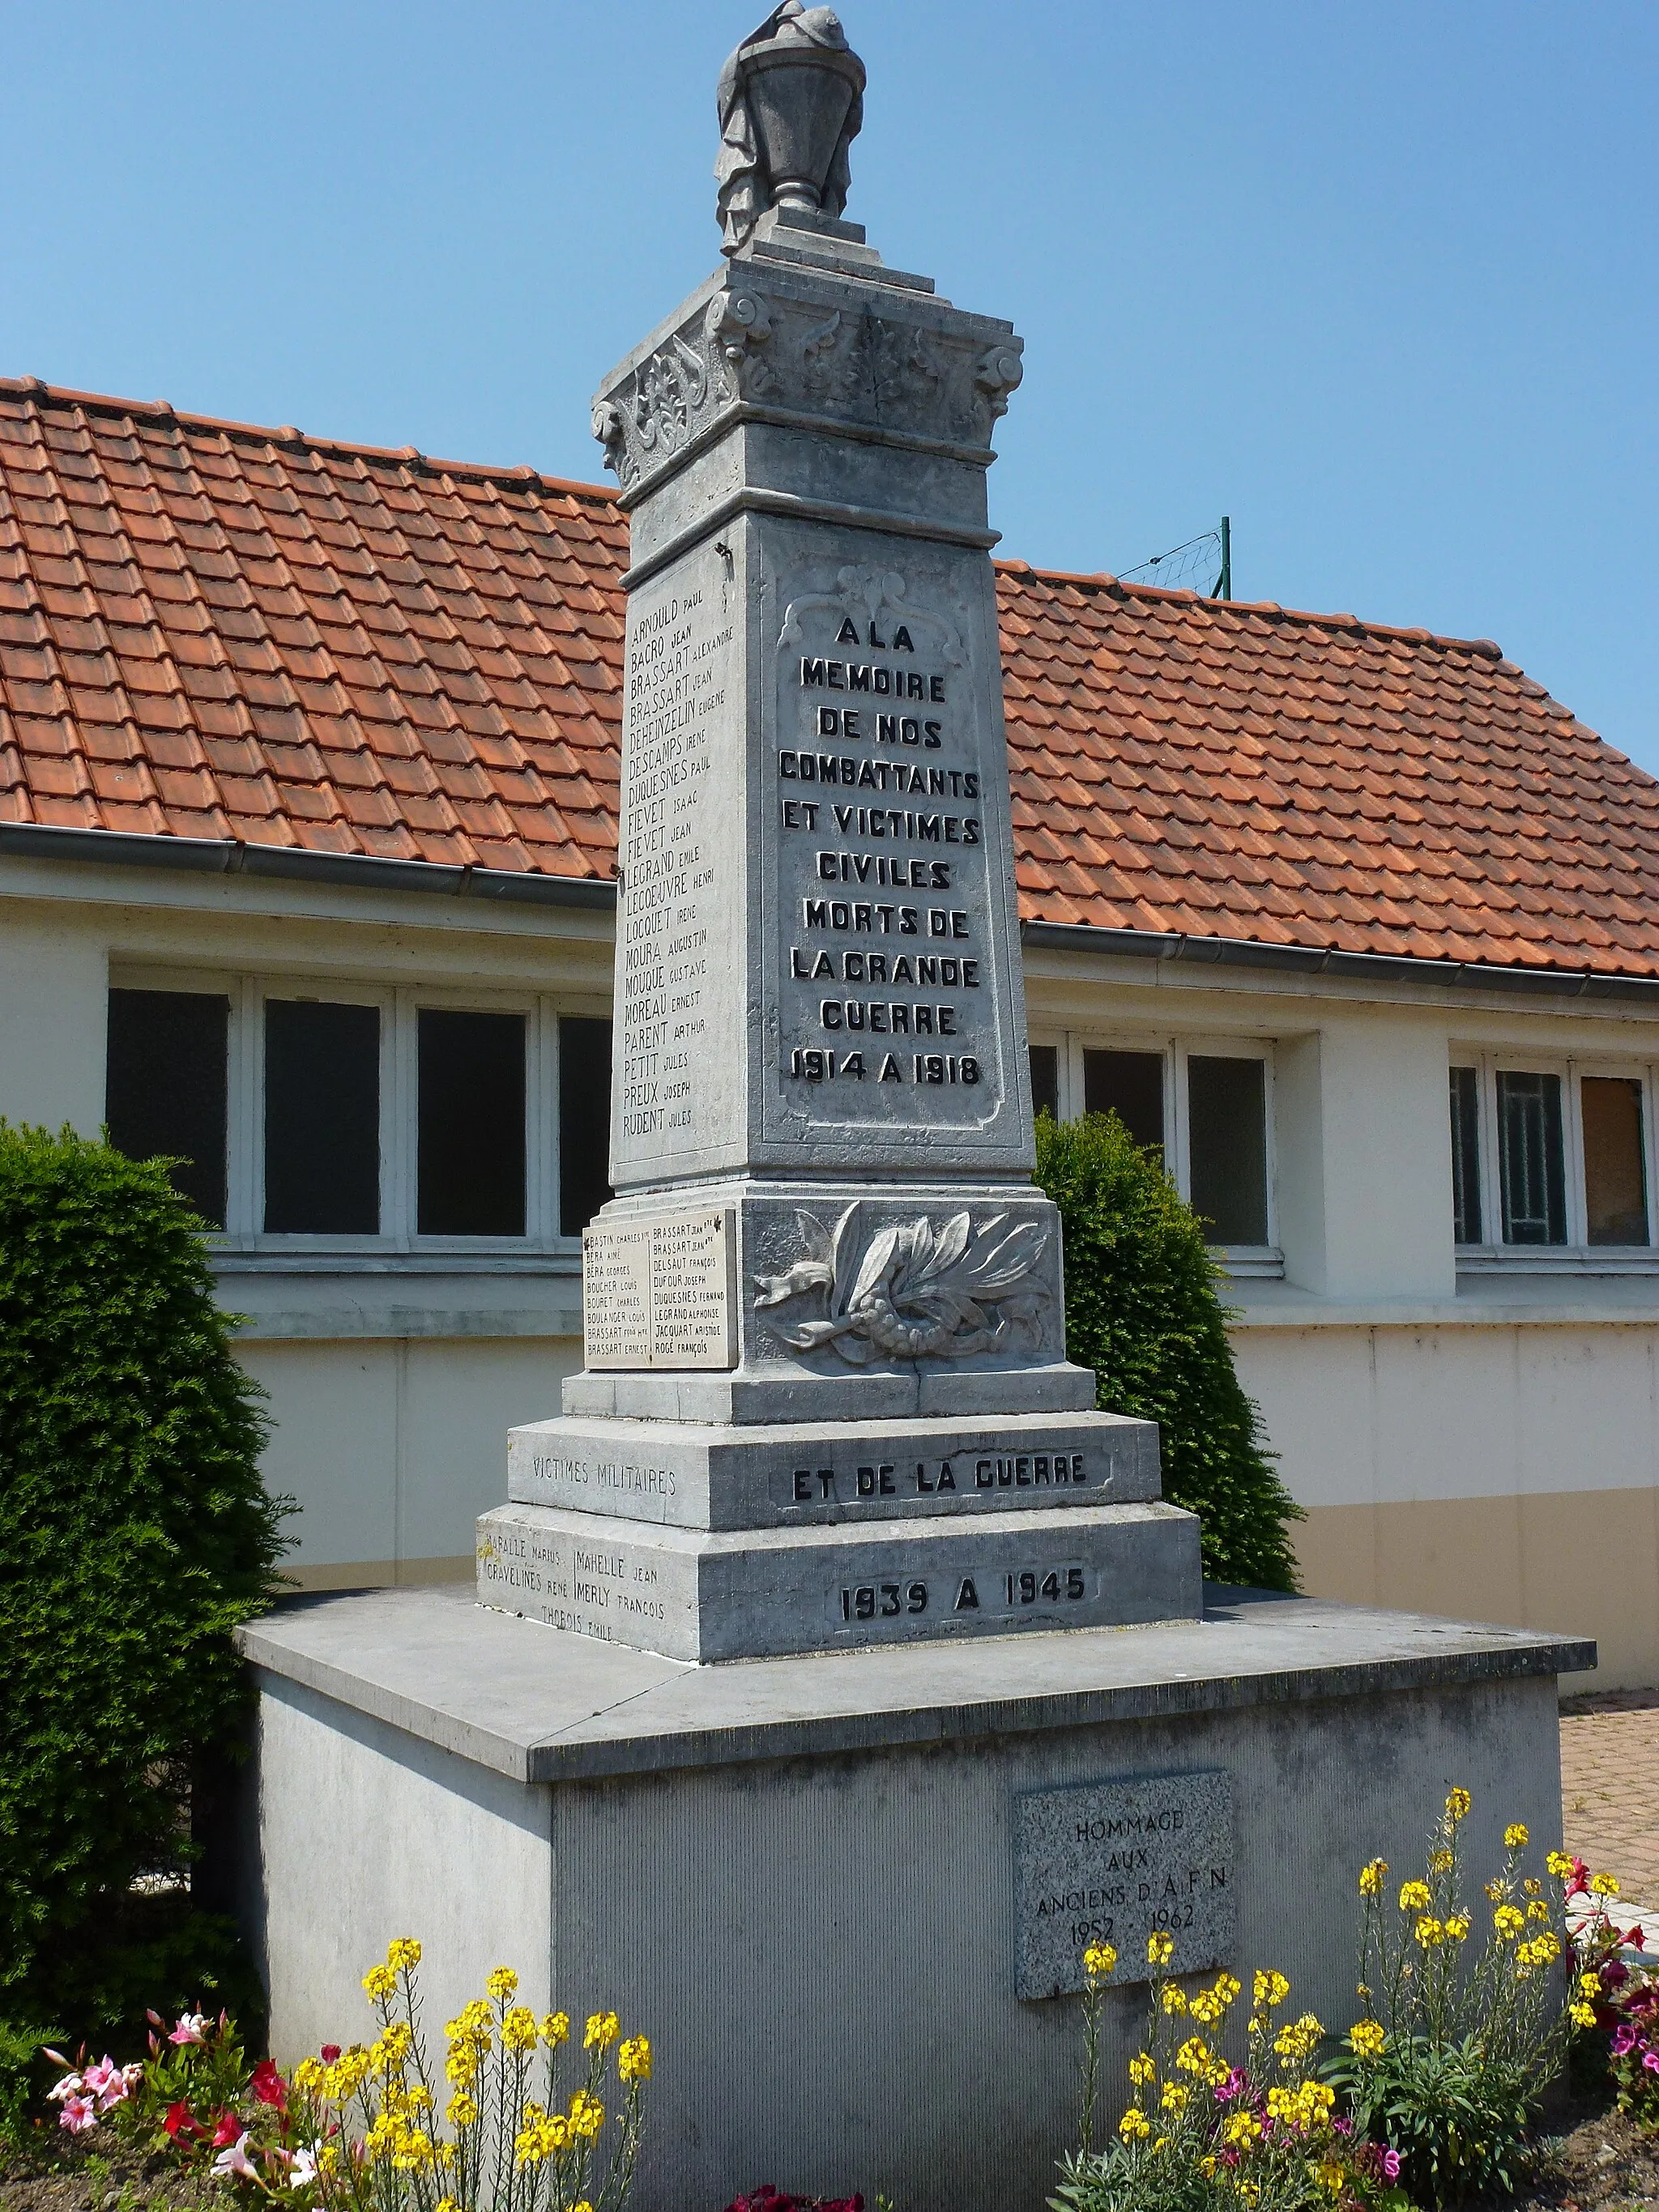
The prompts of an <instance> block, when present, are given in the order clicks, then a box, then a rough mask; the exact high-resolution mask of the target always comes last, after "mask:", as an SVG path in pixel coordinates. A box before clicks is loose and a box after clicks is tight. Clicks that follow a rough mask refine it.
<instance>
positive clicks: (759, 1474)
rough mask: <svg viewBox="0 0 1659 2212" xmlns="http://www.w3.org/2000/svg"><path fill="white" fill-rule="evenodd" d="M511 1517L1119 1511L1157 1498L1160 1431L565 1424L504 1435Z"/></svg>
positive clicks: (1051, 1424)
mask: <svg viewBox="0 0 1659 2212" xmlns="http://www.w3.org/2000/svg"><path fill="white" fill-rule="evenodd" d="M1157 1496H1158V1431H1157V1429H1156V1427H1155V1426H1154V1425H1153V1424H1152V1422H1150V1421H1132V1420H1127V1419H1124V1418H1123V1417H1122V1416H1121V1414H1117V1413H1072V1414H1066V1415H1062V1416H1059V1417H1055V1416H1053V1415H1049V1414H1030V1413H1026V1414H1012V1415H1008V1416H1006V1417H1004V1418H1003V1419H1000V1420H996V1421H985V1422H975V1421H968V1422H964V1421H963V1420H960V1419H957V1420H944V1419H934V1420H913V1421H878V1420H869V1421H841V1422H836V1423H834V1424H829V1423H825V1424H823V1425H814V1424H812V1423H811V1422H776V1423H773V1424H772V1425H769V1426H765V1427H759V1426H741V1427H740V1426H736V1425H722V1426H718V1427H717V1426H714V1425H707V1424H702V1423H692V1422H679V1421H666V1420H644V1421H641V1420H606V1419H586V1420H572V1419H559V1420H552V1421H535V1422H532V1423H530V1424H529V1425H526V1427H524V1428H520V1429H512V1430H509V1431H508V1432H507V1498H508V1499H509V1501H510V1502H511V1503H512V1504H515V1505H552V1506H558V1507H562V1508H563V1509H564V1510H566V1511H569V1512H580V1513H606V1514H613V1515H615V1516H617V1518H618V1519H620V1520H624V1521H653V1522H665V1523H667V1524H668V1525H670V1526H672V1527H677V1528H765V1527H768V1526H769V1525H770V1526H776V1527H781V1528H788V1527H799V1526H800V1525H801V1524H803V1523H805V1522H815V1521H823V1522H841V1523H843V1524H848V1523H856V1522H863V1521H884V1520H896V1519H898V1518H899V1517H900V1516H907V1515H908V1516H915V1515H920V1514H928V1515H933V1514H951V1513H956V1514H979V1513H986V1512H990V1513H1004V1512H1011V1511H1013V1512H1018V1511H1024V1510H1026V1509H1027V1508H1029V1507H1031V1506H1035V1505H1054V1504H1075V1505H1100V1504H1120V1505H1121V1504H1129V1503H1132V1502H1138V1501H1141V1500H1144V1499H1146V1498H1156V1497H1157Z"/></svg>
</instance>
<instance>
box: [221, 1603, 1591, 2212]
mask: <svg viewBox="0 0 1659 2212" xmlns="http://www.w3.org/2000/svg"><path fill="white" fill-rule="evenodd" d="M241 1640H242V1644H243V1647H244V1649H245V1650H247V1651H248V1653H249V1655H250V1656H252V1658H253V1659H254V1661H255V1662H256V1664H257V1665H258V1668H259V1680H260V1685H261V1690H262V1696H261V1700H260V1707H261V1710H260V1718H259V1724H258V1756H257V1761H256V1789H257V1799H258V1802H257V1807H256V1808H255V1819H256V1823H257V1828H258V1838H259V1842H260V1844H261V1847H262V1851H261V1861H262V1869H263V1870H262V1873H261V1875H259V1876H258V1879H257V1880H256V1882H255V1884H254V1888H255V1896H254V1898H253V1899H252V1904H251V1907H250V1912H249V1925H250V1927H251V1928H252V1929H253V1931H254V1932H255V1936H256V1940H257V1941H258V1943H259V1945H260V1947H261V1951H262V1954H263V1956H264V1959H265V1960H266V1961H267V1971H268V1972H269V1974H270V1990H271V2035H272V2047H273V2050H274V2052H275V2055H276V2057H277V2059H278V2060H279V2061H281V2062H283V2063H289V2062H291V2061H292V2060H293V2059H294V2058H295V2057H298V2056H299V2055H300V2053H301V2051H306V2050H307V2049H310V2050H314V2049H315V2048H316V2047H317V2045H319V2043H320V2042H321V2041H323V2040H324V2039H329V2040H333V2041H339V2040H347V2041H349V2040H350V2039H352V2038H353V2037H354V2036H359V2035H366V2034H367V2033H368V2032H369V2025H368V2013H367V2008H366V2007H365V2005H364V2002H363V1998H362V1991H361V1990H360V1989H359V1987H358V1977H359V1976H360V1975H361V1973H362V1971H363V1969H364V1967H365V1966H368V1964H369V1963H370V1962H371V1961H372V1960H375V1959H378V1958H380V1957H383V1956H384V1955H385V1949H386V1942H387V1941H388V1940H389V1939H390V1937H392V1936H394V1935H404V1934H410V1933H414V1934H417V1935H422V1936H425V1937H426V1938H427V1966H424V1967H423V1972H427V1971H429V1972H430V1973H431V1975H432V1977H433V1987H434V1991H435V2001H434V2002H433V2003H432V2004H430V2005H429V2006H428V2016H429V2017H430V2018H432V2019H435V2020H441V2019H442V2018H444V2017H446V2016H447V2014H446V2009H445V2008H446V2006H447V2004H449V2002H451V1992H452V1990H453V1991H454V1992H455V1993H456V1994H457V1995H459V1994H461V1993H470V1987H476V1985H477V1981H478V1979H479V1978H480V1976H481V1973H482V1972H483V1971H485V1970H487V1967H488V1966H493V1965H495V1963H497V1961H498V1960H501V1959H502V1958H507V1959H510V1960H513V1961H514V1962H515V1963H516V1964H517V1965H518V1966H520V1969H521V1970H522V1971H523V1972H525V1973H526V1982H527V1988H528V1990H530V1991H531V1992H532V2002H535V2003H537V2004H538V2005H539V2004H540V2003H541V2002H543V1999H542V1996H541V1991H542V1989H543V1986H544V1978H545V1986H546V1990H547V2001H548V2002H554V2003H557V2004H560V2005H562V2006H564V2007H566V2008H568V2010H570V2011H571V2012H572V2013H573V2014H574V2015H576V2016H577V2017H580V2016H581V2015H582V2014H583V2013H585V2012H586V2011H588V2010H591V2009H594V2008H598V2007H599V2006H600V2005H602V2004H603V2005H605V2006H615V2007H616V2008H617V2010H618V2011H619V2012H620V2013H621V2015H622V2017H623V2023H624V2026H625V2027H626V2028H628V2029H630V2030H632V2029H635V2028H638V2029H642V2030H643V2031H644V2032H646V2033H648V2034H649V2035H650V2036H651V2038H652V2040H653V2046H654V2049H655V2054H656V2065H655V2072H654V2075H653V2082H652V2090H651V2093H652V2106H651V2118H650V2124H649V2126H648V2128H647V2135H646V2142H645V2149H644V2154H643V2162H642V2165H641V2170H640V2174H639V2178H638V2183H637V2186H636V2191H635V2197H634V2199H633V2203H634V2204H635V2208H636V2212H684V2208H686V2207H688V2206H694V2207H696V2206H711V2207H712V2206H717V2205H720V2204H725V2203H730V2202H731V2200H732V2197H734V2196H736V2195H737V2194H738V2192H739V2191H744V2190H748V2189H751V2188H752V2187H753V2186H754V2185H755V2183H756V2181H757V2179H763V2178H770V2179H775V2180H777V2181H778V2182H779V2183H780V2185H786V2186H787V2187H790V2188H792V2189H797V2190H802V2191H812V2192H815V2193H823V2194H829V2193H831V2192H840V2193H844V2192H846V2191H849V2190H851V2189H853V2188H854V2187H861V2188H862V2189H863V2190H864V2191H866V2197H869V2196H872V2195H873V2193H874V2191H875V2190H877V2189H878V2188H879V2189H881V2190H883V2191H885V2192H886V2193H887V2194H888V2195H889V2196H890V2197H892V2198H893V2199H894V2200H895V2201H896V2202H897V2203H901V2204H902V2205H903V2206H904V2208H905V2212H1011V2208H1018V2212H1038V2208H1040V2207H1041V2206H1042V2203H1044V2202H1045V2200H1046V2199H1047V2197H1048V2195H1049V2194H1050V2193H1051V2192H1052V2190H1053V2187H1054V2160H1055V2158H1056V2156H1057V2154H1059V2152H1060V2150H1061V2149H1062V2148H1065V2147H1066V2145H1067V2144H1068V2143H1070V2142H1073V2140H1074V2132H1073V2131H1074V2129H1075V2124H1076V2110H1077V2075H1078V2056H1079V2022H1078V2013H1077V2008H1076V2005H1075V2003H1074V2002H1072V2001H1067V2000H1058V2001H1049V2002H1030V2001H1022V2000H1021V1999H1019V1998H1018V1997H1017V1996H1016V1995H1015V1993H1014V1981H1013V1961H1014V1956H1015V1913H1016V1906H1015V1887H1014V1865H1015V1846H1014V1824H1015V1819H1016V1808H1017V1807H1018V1803H1019V1801H1020V1800H1021V1798H1022V1797H1023V1796H1024V1795H1025V1794H1026V1793H1028V1792H1031V1791H1038V1792H1047V1791H1051V1790H1067V1789H1071V1788H1075V1787H1087V1788H1091V1789H1104V1790H1112V1789H1114V1788H1115V1787H1117V1786H1119V1785H1121V1784H1124V1783H1126V1782H1133V1781H1134V1780H1136V1779H1137V1778H1142V1777H1146V1776H1149V1775H1159V1774H1190V1773H1193V1772H1195V1771H1225V1772H1227V1773H1228V1774H1229V1775H1230V1776H1231V1784H1232V1791H1233V1801H1234V1818H1235V1821H1236V1824H1237V1833H1238V1836H1239V1838H1240V1839H1241V1844H1242V1846H1243V1848H1242V1849H1241V1851H1240V1854H1239V1858H1238V1862H1237V1863H1238V1869H1239V1872H1238V1876H1237V1881H1238V1888H1237V1943H1236V1948H1235V1950H1234V1953H1233V1954H1232V1957H1231V1960H1230V1961H1229V1964H1230V1965H1231V1966H1232V1968H1233V1970H1234V1971H1236V1972H1238V1973H1239V1974H1240V1975H1241V1976H1243V1977H1244V1978H1248V1977H1249V1973H1250V1972H1251V1970H1252V1969H1253V1968H1254V1967H1255V1966H1275V1967H1278V1968H1279V1969H1281V1970H1282V1971H1283V1972H1285V1973H1286V1974H1287V1975H1288V1976H1289V1977H1290V1978H1291V1989H1292V1995H1291V2007H1292V2008H1294V2009H1296V2010H1300V2009H1301V2008H1303V2007H1304V2006H1307V2007H1308V2008H1311V2009H1312V2010H1314V2011H1315V2012H1316V2013H1318V2014H1319V2015H1320V2016H1321V2017H1322V2018H1323V2019H1326V2020H1328V2021H1334V2022H1337V2023H1343V2024H1346V2021H1347V2020H1348V2019H1350V2018H1352V2017H1353V2015H1352V2014H1351V2013H1349V2012H1348V2011H1347V2010H1346V2007H1347V2006H1348V2005H1349V2004H1350V2003H1352V1982H1353V1946H1354V1939H1355V1932H1356V1930H1355V1914H1356V1909H1357V1904H1358V1900H1357V1899H1356V1897H1355V1894H1354V1874H1355V1869H1357V1868H1358V1866H1359V1865H1360V1864H1361V1863H1363V1862H1364V1860H1365V1859H1367V1858H1369V1857H1371V1856H1372V1855H1373V1854H1374V1853H1378V1852H1380V1853H1381V1854H1382V1855H1383V1857H1387V1858H1389V1859H1390V1860H1392V1861H1393V1862H1395V1863H1396V1864H1408V1863H1411V1862H1412V1861H1413V1859H1414V1858H1415V1857H1416V1856H1417V1855H1418V1854H1419V1853H1420V1851H1421V1850H1422V1847H1423V1842H1424V1838H1425V1835H1426V1832H1427V1831H1428V1829H1429V1826H1430V1825H1431V1821H1432V1820H1433V1819H1434V1816H1435V1814H1436V1813H1437V1810H1438V1808H1439V1806H1440V1803H1441V1801H1442V1800H1443V1796H1444V1794H1445V1791H1446V1790H1447V1789H1448V1788H1449V1787H1450V1786H1451V1785H1452V1784H1454V1783H1456V1784H1462V1785H1463V1786H1464V1787H1467V1788H1468V1789H1469V1790H1471V1791H1472V1792H1473V1793H1474V1801H1475V1802H1474V1813H1473V1814H1472V1815H1471V1817H1470V1820H1469V1822H1468V1826H1467V1828H1466V1836H1467V1840H1468V1850H1469V1854H1470V1857H1469V1863H1470V1865H1471V1867H1472V1868H1473V1869H1474V1870H1475V1872H1476V1874H1477V1876H1478V1875H1480V1873H1481V1872H1483V1871H1484V1870H1485V1869H1486V1868H1487V1867H1488V1866H1489V1865H1491V1864H1495V1863H1497V1860H1498V1857H1499V1856H1500V1855H1501V1851H1502V1830H1503V1826H1504V1822H1505V1821H1506V1820H1524V1821H1525V1822H1526V1823H1527V1824H1528V1826H1529V1827H1530V1828H1531V1831H1532V1833H1533V1837H1534V1852H1535V1853H1537V1854H1541V1852H1542V1851H1543V1850H1545V1849H1546V1848H1547V1846H1548V1845H1549V1844H1553V1843H1554V1842H1555V1841H1556V1840H1557V1838H1559V1833H1560V1829H1559V1770H1558V1746H1559V1730H1558V1727H1557V1721H1556V1708H1555V1682H1554V1680H1553V1674H1554V1672H1555V1670H1556V1668H1559V1667H1561V1666H1571V1667H1582V1666H1583V1665H1585V1664H1586V1663H1588V1662H1589V1657H1590V1656H1591V1655H1590V1653H1589V1650H1587V1649H1586V1647H1584V1646H1583V1644H1575V1643H1572V1642H1571V1641H1569V1640H1565V1639H1560V1638H1547V1637H1542V1636H1536V1635H1528V1634H1525V1633H1522V1632H1516V1631H1510V1630H1502V1629H1483V1628H1478V1627H1471V1626H1468V1625H1466V1624H1458V1623H1452V1622H1438V1621H1425V1620H1413V1619H1410V1618H1408V1617H1405V1616H1401V1615H1397V1614H1396V1615H1388V1614H1377V1613H1358V1612H1347V1611H1345V1610H1344V1609H1343V1608H1341V1607H1331V1606H1326V1605H1320V1604H1316V1603H1314V1602H1311V1601H1282V1602H1273V1601H1237V1602H1228V1601H1220V1600H1218V1601H1216V1602H1215V1603H1214V1605H1213V1606H1212V1613H1211V1614H1210V1615H1209V1616H1208V1617H1206V1619H1205V1620H1202V1621H1198V1622H1189V1623H1185V1624H1180V1625H1176V1626H1160V1627H1151V1628H1143V1629H1135V1630H1127V1631H1118V1632H1109V1631H1091V1630H1085V1631H1082V1632H1073V1633H1070V1634H1053V1635H1043V1636H1034V1637H1027V1638H1014V1639H1006V1640H989V1641H984V1642H980V1643H975V1644H966V1645H962V1646H948V1647H947V1646H940V1645H921V1646H913V1647H909V1648H900V1649H896V1650H863V1651H854V1652H849V1653H846V1654H844V1655H841V1656H836V1657H832V1658H823V1657H817V1658H812V1659H807V1660H801V1659H782V1660H757V1661H753V1662H750V1663H748V1664H746V1665H743V1666H738V1667H729V1668H726V1667H722V1668H685V1667H680V1666H677V1665H675V1664H674V1663H673V1662H670V1661H667V1660H663V1659H654V1658H651V1657H649V1656H645V1655H642V1654H641V1653H638V1652H633V1651H628V1650H623V1649H620V1648H618V1647H615V1646H611V1645H605V1644H592V1643H588V1642H586V1641H584V1640H583V1639H581V1638H574V1637H567V1636H559V1635H556V1634H555V1633H554V1632H550V1631H548V1630H543V1629H538V1628H537V1627H536V1626H533V1625H532V1624H531V1623H528V1622H525V1621H515V1620H508V1619H506V1618H504V1617H502V1616H501V1615H497V1614H491V1613H484V1612H481V1611H479V1610H478V1609H477V1607H473V1606H472V1605H471V1604H470V1603H468V1602H467V1601H466V1599H465V1595H464V1594H456V1593H444V1592H437V1591H432V1592H387V1593H383V1594H377V1595H373V1596H368V1597H363V1598H344V1599H332V1600H329V1601H325V1602H322V1603H320V1604H314V1605H311V1606H307V1607H296V1608H295V1609H293V1610H291V1611H284V1612H283V1613H279V1614H277V1615H276V1616H274V1617H272V1618H270V1619H269V1620H264V1621H261V1622H258V1623H257V1624H255V1625H254V1626H252V1627H251V1628H249V1629H247V1630H245V1631H244V1632H242V1638H241ZM550 1655H551V1656H550ZM501 1778H505V1786H503V1785H502V1783H501ZM319 1882H320V1884H321V1885H322V1887H321V1888H320V1889H319ZM319 1897H320V1898H321V1899H324V1900H325V1905H326V1909H325V1910H319ZM1179 1963H1181V1961H1180V1960H1179V1959H1177V1964H1179ZM469 1985H470V1986H469ZM1145 1994H1146V1993H1145V1991H1144V1990H1139V1989H1130V1990H1124V1991H1122V1992H1121V1994H1112V1995H1109V1996H1108V1998H1107V2000H1106V2003H1105V2007H1104V2011H1103V2051H1102V2063H1103V2069H1104V2079H1105V2081H1107V2083H1108V2084H1109V2086H1110V2087H1113V2088H1115V2087H1116V2086H1117V2085H1118V2084H1120V2083H1121V2081H1122V2077H1123V2068H1124V2065H1125V2063H1126V2062H1127V2058H1128V2057H1129V2055H1130V2054H1131V2053H1132V2052H1133V2051H1134V2050H1135V2049H1137V2048H1138V2047H1139V2044H1140V2042H1141V2039H1142V2036H1143V2033H1144V2027H1145V2010H1144V2005H1145Z"/></svg>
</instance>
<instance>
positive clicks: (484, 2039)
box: [444, 1997, 493, 2051]
mask: <svg viewBox="0 0 1659 2212" xmlns="http://www.w3.org/2000/svg"><path fill="white" fill-rule="evenodd" d="M444 2033H445V2034H446V2035H447V2037H448V2038H449V2039H450V2041H451V2042H452V2043H482V2044H483V2047H484V2048H485V2050H486V2051H487V2050H488V2049H489V2039H490V2035H491V2033H493V2028H492V2017H491V2014H490V2010H489V2006H488V2005H487V2004H486V2003H485V2002H484V2000H483V1998H482V1997H474V1998H473V2000H472V2002H471V2004H464V2005H463V2006H462V2007H461V2008H460V2010H459V2013H457V2014H456V2015H455V2017H454V2019H453V2020H452V2021H446V2022H445V2024H444Z"/></svg>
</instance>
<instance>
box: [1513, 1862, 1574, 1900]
mask: <svg viewBox="0 0 1659 2212" xmlns="http://www.w3.org/2000/svg"><path fill="white" fill-rule="evenodd" d="M1567 1871H1568V1872H1569V1873H1571V1871H1572V1869H1571V1866H1569V1868H1568V1869H1567ZM1521 1887H1522V1889H1524V1890H1525V1891H1526V1893H1527V1895H1528V1897H1541V1896H1542V1895H1543V1894H1544V1885H1543V1883H1542V1882H1541V1881H1539V1879H1538V1877H1537V1875H1535V1874H1529V1875H1528V1876H1527V1878H1526V1880H1525V1881H1523V1882H1522V1885H1521Z"/></svg>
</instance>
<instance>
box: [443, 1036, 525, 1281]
mask: <svg viewBox="0 0 1659 2212" xmlns="http://www.w3.org/2000/svg"><path fill="white" fill-rule="evenodd" d="M524 1036H525V1023H524V1016H523V1015H522V1014H465V1013H451V1012H448V1010H447V1009H446V1008H441V1007H437V1006H422V1008H421V1010H420V1015H419V1038H420V1053H419V1056H420V1091H419V1104H418V1109H417V1110H418V1117H419V1125H420V1136H419V1168H418V1183H419V1192H418V1198H417V1202H416V1226H417V1228H418V1230H419V1231H420V1234H421V1235H422V1237H522V1236H523V1235H524Z"/></svg>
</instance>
